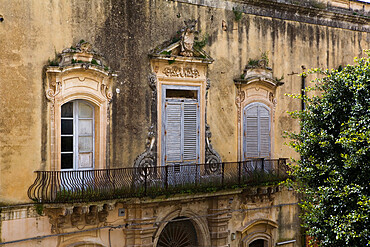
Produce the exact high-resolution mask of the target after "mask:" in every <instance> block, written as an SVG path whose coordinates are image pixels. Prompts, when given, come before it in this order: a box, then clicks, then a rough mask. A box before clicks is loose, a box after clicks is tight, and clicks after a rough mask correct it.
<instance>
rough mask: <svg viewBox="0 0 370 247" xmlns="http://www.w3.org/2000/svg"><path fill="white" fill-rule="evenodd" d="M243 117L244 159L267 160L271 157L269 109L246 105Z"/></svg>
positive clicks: (261, 105) (259, 105)
mask: <svg viewBox="0 0 370 247" xmlns="http://www.w3.org/2000/svg"><path fill="white" fill-rule="evenodd" d="M243 115H244V116H243V121H244V126H243V152H244V159H247V158H257V157H258V158H269V157H270V156H271V131H270V129H271V128H270V121H271V118H270V109H269V108H268V107H267V106H266V105H264V104H262V103H257V102H256V103H252V104H249V105H247V106H246V107H245V108H244V111H243Z"/></svg>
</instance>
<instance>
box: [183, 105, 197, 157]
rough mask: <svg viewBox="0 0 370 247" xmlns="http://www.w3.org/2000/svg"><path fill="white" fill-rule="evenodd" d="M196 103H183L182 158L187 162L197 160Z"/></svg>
mask: <svg viewBox="0 0 370 247" xmlns="http://www.w3.org/2000/svg"><path fill="white" fill-rule="evenodd" d="M197 108H198V104H197V103H186V102H185V103H184V130H183V131H184V132H183V133H184V134H183V136H184V158H183V161H184V162H187V163H196V162H197V146H198V145H197V140H198V139H199V138H198V124H197V122H198V121H197V120H198V116H197V115H198V114H197Z"/></svg>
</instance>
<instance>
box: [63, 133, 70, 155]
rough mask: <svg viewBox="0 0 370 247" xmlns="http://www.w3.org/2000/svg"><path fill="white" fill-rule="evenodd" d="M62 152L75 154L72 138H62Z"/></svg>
mask: <svg viewBox="0 0 370 247" xmlns="http://www.w3.org/2000/svg"><path fill="white" fill-rule="evenodd" d="M62 152H73V137H72V136H62Z"/></svg>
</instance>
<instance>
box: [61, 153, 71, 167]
mask: <svg viewBox="0 0 370 247" xmlns="http://www.w3.org/2000/svg"><path fill="white" fill-rule="evenodd" d="M61 168H62V169H72V168H73V154H62V162H61Z"/></svg>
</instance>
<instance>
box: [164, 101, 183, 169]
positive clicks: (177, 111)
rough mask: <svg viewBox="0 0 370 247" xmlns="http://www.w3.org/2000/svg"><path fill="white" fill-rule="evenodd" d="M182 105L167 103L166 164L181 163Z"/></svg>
mask: <svg viewBox="0 0 370 247" xmlns="http://www.w3.org/2000/svg"><path fill="white" fill-rule="evenodd" d="M181 111H182V109H181V103H175V102H171V103H169V102H167V103H166V120H165V140H166V141H165V142H166V144H165V145H166V146H165V149H166V152H165V153H166V156H165V163H174V162H181V161H182V157H181Z"/></svg>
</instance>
